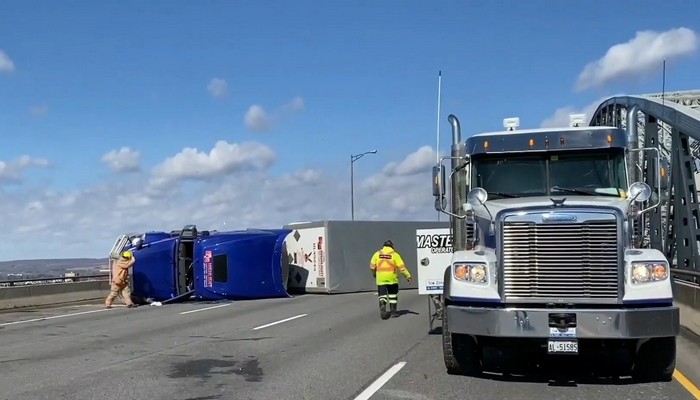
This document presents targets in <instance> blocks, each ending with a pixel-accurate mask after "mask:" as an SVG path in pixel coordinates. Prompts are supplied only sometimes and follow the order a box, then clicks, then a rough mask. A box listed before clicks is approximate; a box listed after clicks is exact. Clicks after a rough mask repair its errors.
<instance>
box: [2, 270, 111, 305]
mask: <svg viewBox="0 0 700 400" xmlns="http://www.w3.org/2000/svg"><path fill="white" fill-rule="evenodd" d="M109 286H110V283H109V274H96V275H83V276H80V275H78V276H68V277H63V276H62V277H53V278H51V277H48V278H44V277H41V278H28V279H15V280H4V281H0V310H7V309H13V308H22V307H35V306H46V305H55V304H56V305H57V304H63V303H74V302H79V301H86V300H97V299H101V298H104V297H106V296H107V294H109Z"/></svg>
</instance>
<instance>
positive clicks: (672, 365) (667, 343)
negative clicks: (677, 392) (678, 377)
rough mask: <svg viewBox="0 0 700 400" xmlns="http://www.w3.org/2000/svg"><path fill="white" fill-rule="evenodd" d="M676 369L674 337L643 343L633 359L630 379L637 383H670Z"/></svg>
mask: <svg viewBox="0 0 700 400" xmlns="http://www.w3.org/2000/svg"><path fill="white" fill-rule="evenodd" d="M675 369H676V337H675V336H671V337H663V338H653V339H650V340H647V341H646V342H644V343H643V344H642V345H641V347H640V348H639V350H637V354H636V355H635V359H634V366H633V367H632V378H633V379H634V380H635V381H638V382H670V381H671V380H672V379H673V371H674V370H675Z"/></svg>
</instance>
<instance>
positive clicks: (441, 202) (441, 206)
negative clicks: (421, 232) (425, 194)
mask: <svg viewBox="0 0 700 400" xmlns="http://www.w3.org/2000/svg"><path fill="white" fill-rule="evenodd" d="M445 208H447V199H446V198H445V196H440V197H436V198H435V210H437V211H445Z"/></svg>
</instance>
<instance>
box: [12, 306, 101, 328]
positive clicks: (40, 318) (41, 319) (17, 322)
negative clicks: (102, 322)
mask: <svg viewBox="0 0 700 400" xmlns="http://www.w3.org/2000/svg"><path fill="white" fill-rule="evenodd" d="M102 311H109V309H107V308H103V309H101V310H90V311H81V312H77V313H70V314H61V315H51V316H48V317H39V318H32V319H22V320H19V321H12V322H3V323H0V326H9V325H18V324H26V323H29V322H37V321H47V320H50V319H56V318H66V317H74V316H76V315H84V314H92V313H98V312H102Z"/></svg>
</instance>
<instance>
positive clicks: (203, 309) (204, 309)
mask: <svg viewBox="0 0 700 400" xmlns="http://www.w3.org/2000/svg"><path fill="white" fill-rule="evenodd" d="M231 304H232V303H226V304H219V305H218V306H211V307H204V308H198V309H196V310H190V311H183V312H181V313H180V315H185V314H191V313H195V312H200V311H207V310H213V309H215V308H221V307H228V306H230V305H231Z"/></svg>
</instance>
